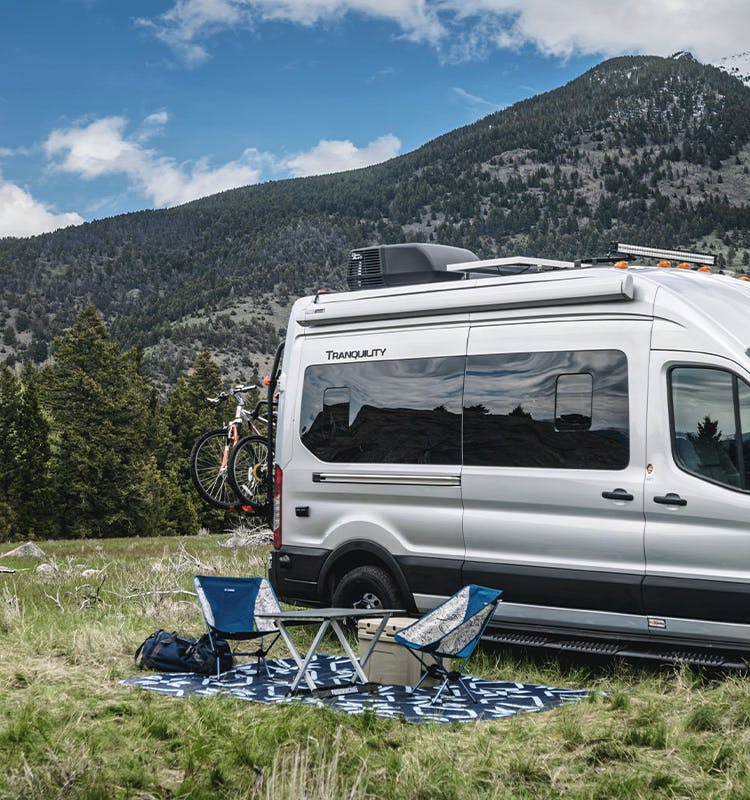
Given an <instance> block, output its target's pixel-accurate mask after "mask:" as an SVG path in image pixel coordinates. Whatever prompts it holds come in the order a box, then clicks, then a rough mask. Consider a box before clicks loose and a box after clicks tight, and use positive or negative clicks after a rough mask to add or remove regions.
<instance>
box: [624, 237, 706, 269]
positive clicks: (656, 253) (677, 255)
mask: <svg viewBox="0 0 750 800" xmlns="http://www.w3.org/2000/svg"><path fill="white" fill-rule="evenodd" d="M617 252H618V253H622V254H623V255H627V256H644V257H646V258H668V259H669V260H670V261H689V262H690V263H691V264H705V265H706V266H707V267H712V266H713V265H714V263H715V262H716V258H715V257H714V256H710V255H708V254H707V253H688V252H685V251H684V250H661V249H659V248H658V247H643V246H641V245H639V244H623V243H621V242H618V244H617Z"/></svg>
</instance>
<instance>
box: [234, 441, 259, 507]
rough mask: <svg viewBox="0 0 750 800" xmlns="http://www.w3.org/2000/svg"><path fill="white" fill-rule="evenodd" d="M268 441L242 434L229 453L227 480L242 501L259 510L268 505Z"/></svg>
mask: <svg viewBox="0 0 750 800" xmlns="http://www.w3.org/2000/svg"><path fill="white" fill-rule="evenodd" d="M267 475H268V442H267V441H266V440H265V439H264V438H263V437H261V436H243V437H242V439H240V440H239V442H237V444H236V445H235V446H234V447H233V448H232V452H231V453H230V454H229V482H230V483H231V484H232V488H233V489H234V491H235V492H236V493H237V497H239V498H240V500H242V501H243V502H244V503H247V504H248V505H251V506H252V507H253V509H255V510H256V511H259V510H261V509H264V508H265V507H266V506H267V505H268V482H267Z"/></svg>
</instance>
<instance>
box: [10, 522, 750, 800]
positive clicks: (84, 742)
mask: <svg viewBox="0 0 750 800" xmlns="http://www.w3.org/2000/svg"><path fill="white" fill-rule="evenodd" d="M224 538H225V537H224ZM218 542H219V540H218V539H217V538H216V537H209V536H199V537H193V538H187V539H122V540H106V541H76V542H42V543H40V544H41V546H42V548H43V549H44V550H45V552H46V553H47V555H48V556H49V560H50V563H52V564H54V565H55V567H56V570H55V571H50V572H49V573H48V574H47V573H44V574H43V573H39V572H38V571H37V565H38V563H39V562H37V561H31V560H15V561H11V560H4V561H3V562H2V563H3V564H5V565H7V566H12V567H15V568H16V569H17V572H15V573H14V574H0V647H1V648H2V649H1V651H0V652H1V653H2V655H0V758H2V768H1V769H0V798H60V799H61V800H62V798H76V799H77V798H87V799H91V800H93V798H101V799H102V800H104V798H106V799H107V800H114V799H115V798H139V799H140V800H152V799H153V798H232V799H235V798H236V799H237V800H239V799H240V798H243V799H247V798H273V800H287V799H289V800H291V799H294V800H302V799H303V798H304V800H323V798H336V800H359V799H360V798H393V800H396V798H409V800H459V798H460V799H462V800H463V799H464V798H554V797H566V798H568V797H570V798H662V797H663V798H677V797H685V798H732V799H733V800H737V798H745V797H747V798H750V775H749V774H748V770H749V760H748V755H749V754H750V691H749V687H750V683H748V679H746V678H743V677H723V678H716V677H714V678H711V679H709V678H707V677H706V676H702V675H699V674H697V673H694V672H691V671H689V670H686V669H676V670H672V669H669V670H667V669H664V670H658V669H650V670H644V669H641V668H639V667H638V666H637V665H634V664H629V665H628V664H621V663H604V664H599V665H596V666H591V665H586V664H585V663H584V662H578V663H575V662H573V663H571V662H567V663H566V664H564V665H563V664H561V663H560V662H559V661H558V660H555V659H550V660H541V659H540V658H539V657H536V658H529V659H526V658H521V657H519V656H518V655H517V654H516V655H513V654H509V653H503V652H499V653H498V652H494V653H489V652H486V653H482V654H479V655H477V656H476V657H475V659H474V660H473V661H472V663H471V665H470V667H471V670H470V671H471V672H473V673H474V674H478V675H483V676H487V677H502V678H505V679H513V680H519V681H534V682H541V683H547V684H552V685H557V686H564V687H569V688H582V687H587V688H591V689H594V690H597V692H596V693H595V694H594V695H593V697H592V699H591V700H590V701H586V702H581V703H576V704H570V705H567V706H563V707H561V708H559V709H556V710H553V711H548V712H544V713H541V714H528V715H524V716H519V717H515V718H512V719H510V720H505V721H495V722H481V723H476V724H463V725H453V726H437V725H426V726H416V725H408V724H405V723H401V722H397V721H384V720H379V719H376V718H375V717H374V716H372V715H368V714H365V715H363V716H360V717H354V716H346V715H341V714H337V713H335V712H332V711H329V710H319V709H314V708H310V707H302V706H297V705H289V706H265V705H259V704H254V703H248V702H242V701H238V700H234V699H232V698H215V699H207V698H187V699H175V698H167V697H160V696H157V695H154V694H150V693H147V692H144V691H140V690H137V689H133V688H128V687H126V686H122V685H120V684H119V682H118V681H119V680H120V679H122V678H125V677H128V676H131V675H133V674H135V673H136V669H135V667H134V665H133V652H134V651H135V648H136V646H137V645H138V644H139V643H140V642H141V641H142V640H143V639H144V638H145V637H146V636H147V635H148V634H150V633H151V632H153V631H154V630H156V629H157V628H167V629H169V630H178V631H181V632H183V633H188V634H195V635H198V634H199V633H200V632H201V628H202V623H201V619H200V616H199V612H198V610H197V606H196V605H195V602H194V600H193V599H192V598H191V595H190V594H189V592H190V589H191V577H192V575H193V574H195V573H196V572H204V571H208V570H212V571H216V572H218V573H223V574H228V575H229V574H238V575H252V574H255V575H257V574H262V573H263V572H264V569H265V558H266V551H265V550H264V549H250V548H240V549H237V550H228V549H225V548H220V547H219V546H218ZM6 549H10V548H9V547H8V548H6ZM92 570H94V571H93V572H92Z"/></svg>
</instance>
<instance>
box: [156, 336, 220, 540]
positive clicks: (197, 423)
mask: <svg viewBox="0 0 750 800" xmlns="http://www.w3.org/2000/svg"><path fill="white" fill-rule="evenodd" d="M220 391H221V370H220V369H219V366H218V365H217V364H216V362H215V361H213V359H212V358H211V355H210V353H208V352H206V351H203V352H201V353H199V354H198V356H197V358H196V359H195V364H194V365H193V368H192V369H191V370H190V372H189V374H187V375H181V376H180V377H179V378H178V379H177V383H176V385H175V388H174V391H173V392H172V393H171V395H170V396H169V399H168V401H167V405H166V408H165V419H166V425H167V428H168V433H169V438H168V441H169V448H168V457H167V458H166V459H165V461H168V463H169V464H170V470H171V476H172V477H171V480H172V482H173V484H174V485H176V486H179V487H180V489H181V493H182V494H183V496H184V494H185V491H186V490H187V497H186V498H185V500H184V502H185V503H186V504H188V503H189V504H191V505H192V507H193V508H194V509H195V510H196V511H197V512H198V513H199V519H200V523H201V524H202V525H203V526H205V527H207V528H217V527H220V526H221V525H222V524H223V523H224V521H225V518H226V515H225V514H224V513H223V512H220V511H218V510H216V509H210V508H208V507H207V506H206V504H205V503H203V502H202V501H201V500H200V498H199V496H198V494H197V492H196V491H195V489H194V488H193V484H192V481H191V479H190V471H189V458H190V451H191V449H192V447H193V444H194V442H195V440H196V439H197V438H198V437H199V436H201V435H202V434H203V433H206V432H207V431H210V430H214V429H216V428H221V427H222V425H223V422H224V421H225V418H224V415H226V413H227V409H226V407H221V406H212V405H210V404H208V403H207V402H206V398H207V397H213V396H215V395H217V394H218V393H219V392H220ZM232 412H234V409H232Z"/></svg>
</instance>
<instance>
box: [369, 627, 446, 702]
mask: <svg viewBox="0 0 750 800" xmlns="http://www.w3.org/2000/svg"><path fill="white" fill-rule="evenodd" d="M382 621H383V620H382V618H381V617H369V618H367V619H361V620H360V621H359V623H358V625H357V634H358V638H359V657H360V658H362V657H363V656H364V654H365V653H366V652H367V648H368V647H369V646H370V643H371V642H372V637H373V636H374V635H375V631H377V629H378V627H379V626H380V623H381V622H382ZM414 621H415V620H414V619H413V618H412V617H391V618H390V619H389V620H388V622H387V623H386V626H385V629H384V630H383V633H382V634H381V636H380V639H378V642H377V644H376V645H375V649H374V650H373V651H372V653H371V654H370V658H369V660H368V661H367V663H366V664H365V666H364V671H365V675H367V679H368V680H369V681H372V682H373V683H382V684H395V685H396V686H414V684H416V683H417V681H419V679H420V677H421V676H422V671H423V670H422V665H421V664H420V663H419V661H417V659H416V658H414V656H413V655H412V654H411V653H410V652H409V650H408V648H406V647H404V646H403V645H402V644H399V643H398V642H395V641H394V640H393V635H394V634H395V633H396V632H397V631H400V630H402V629H403V628H405V627H406V626H407V625H411V623H412V622H414ZM426 660H427V661H428V663H429V660H430V658H429V656H427V659H426ZM435 684H436V681H435V680H434V679H433V678H426V679H425V680H424V682H423V683H422V686H435Z"/></svg>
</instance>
